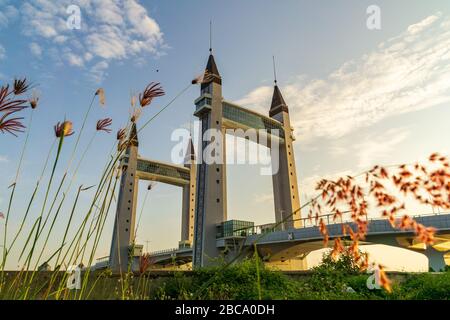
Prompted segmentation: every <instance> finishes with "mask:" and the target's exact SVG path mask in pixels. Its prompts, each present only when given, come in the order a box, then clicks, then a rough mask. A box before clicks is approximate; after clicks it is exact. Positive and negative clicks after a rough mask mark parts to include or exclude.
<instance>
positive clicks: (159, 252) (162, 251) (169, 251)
mask: <svg viewBox="0 0 450 320" xmlns="http://www.w3.org/2000/svg"><path fill="white" fill-rule="evenodd" d="M178 250H180V249H179V248H172V249H165V250H159V251H153V252H149V255H151V256H156V255H160V254H165V253H173V252H176V251H178Z"/></svg>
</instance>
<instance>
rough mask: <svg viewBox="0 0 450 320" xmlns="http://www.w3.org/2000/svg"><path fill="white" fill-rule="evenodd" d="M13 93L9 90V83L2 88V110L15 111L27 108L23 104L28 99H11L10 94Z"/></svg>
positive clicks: (0, 100)
mask: <svg viewBox="0 0 450 320" xmlns="http://www.w3.org/2000/svg"><path fill="white" fill-rule="evenodd" d="M11 93H12V91H11V92H10V91H9V85H6V86H2V87H1V88H0V112H6V113H9V114H11V113H13V112H16V111H20V110H22V109H25V108H26V107H25V106H24V105H23V104H24V103H25V102H26V100H20V99H15V100H11V99H9V98H8V96H9V95H10V94H11Z"/></svg>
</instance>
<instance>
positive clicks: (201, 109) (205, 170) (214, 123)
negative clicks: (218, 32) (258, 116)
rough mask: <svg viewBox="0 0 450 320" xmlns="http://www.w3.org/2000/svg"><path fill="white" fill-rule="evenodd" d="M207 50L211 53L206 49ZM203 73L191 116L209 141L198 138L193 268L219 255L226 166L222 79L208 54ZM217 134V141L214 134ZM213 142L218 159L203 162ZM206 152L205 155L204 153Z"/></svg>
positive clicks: (225, 209) (225, 216) (212, 58)
mask: <svg viewBox="0 0 450 320" xmlns="http://www.w3.org/2000/svg"><path fill="white" fill-rule="evenodd" d="M210 51H211V50H210ZM205 74H206V75H207V77H206V78H207V81H205V82H204V83H202V85H201V92H200V97H199V98H198V99H197V100H196V101H195V104H196V112H195V113H194V115H195V116H197V117H198V118H199V119H200V122H201V128H202V129H201V137H203V138H205V136H206V134H207V133H211V130H212V132H213V134H214V136H209V137H208V138H210V141H205V140H207V139H202V142H201V144H200V148H199V155H200V157H201V159H202V161H201V163H200V164H199V165H198V173H197V174H198V178H197V196H196V197H197V200H196V210H195V213H196V217H195V233H194V237H195V239H194V249H193V254H194V256H193V265H194V267H204V266H208V265H210V264H212V261H211V258H216V257H218V256H219V255H220V251H219V249H218V248H217V247H216V234H217V227H216V226H217V225H218V224H220V223H222V222H224V221H226V220H227V193H226V164H225V128H224V126H223V121H222V114H223V112H222V108H223V106H222V100H223V98H222V78H221V77H220V74H219V70H218V69H217V65H216V62H215V61H214V56H213V55H212V53H210V55H209V59H208V63H207V66H206V71H205ZM219 133H220V136H221V137H220V138H219V137H218V134H219ZM211 142H213V144H214V145H215V150H214V154H213V157H214V158H215V159H220V160H219V161H215V162H214V163H207V162H208V161H207V159H206V155H205V154H204V153H207V151H208V145H209V144H210V143H211ZM205 151H206V152H205Z"/></svg>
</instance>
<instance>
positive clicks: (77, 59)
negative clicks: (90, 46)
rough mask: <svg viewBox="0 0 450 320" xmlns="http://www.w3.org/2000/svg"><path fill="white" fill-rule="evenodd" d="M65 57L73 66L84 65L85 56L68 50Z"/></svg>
mask: <svg viewBox="0 0 450 320" xmlns="http://www.w3.org/2000/svg"><path fill="white" fill-rule="evenodd" d="M64 57H65V59H66V61H67V62H68V63H69V64H70V65H71V66H76V67H82V66H83V65H84V60H83V57H81V56H79V55H77V54H74V53H72V52H67V53H66V54H65V56H64Z"/></svg>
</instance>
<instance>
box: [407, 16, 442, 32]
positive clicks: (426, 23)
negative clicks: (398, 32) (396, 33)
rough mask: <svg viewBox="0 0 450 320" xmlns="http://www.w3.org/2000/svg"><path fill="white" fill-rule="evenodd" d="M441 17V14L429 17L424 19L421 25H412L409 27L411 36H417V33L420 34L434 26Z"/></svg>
mask: <svg viewBox="0 0 450 320" xmlns="http://www.w3.org/2000/svg"><path fill="white" fill-rule="evenodd" d="M440 15H441V14H440V13H438V14H436V15H433V16H429V17H427V18H425V19H423V20H422V21H420V22H419V23H416V24H412V25H410V26H409V27H408V32H409V33H410V34H416V33H419V32H421V31H423V30H424V29H425V28H427V27H428V26H430V25H432V24H433V23H434V22H435V21H436V20H437V19H439V17H440Z"/></svg>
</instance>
